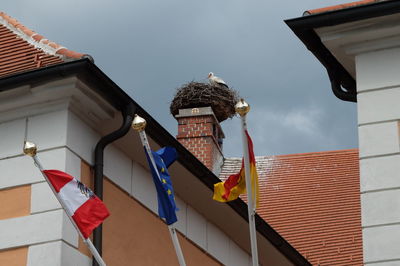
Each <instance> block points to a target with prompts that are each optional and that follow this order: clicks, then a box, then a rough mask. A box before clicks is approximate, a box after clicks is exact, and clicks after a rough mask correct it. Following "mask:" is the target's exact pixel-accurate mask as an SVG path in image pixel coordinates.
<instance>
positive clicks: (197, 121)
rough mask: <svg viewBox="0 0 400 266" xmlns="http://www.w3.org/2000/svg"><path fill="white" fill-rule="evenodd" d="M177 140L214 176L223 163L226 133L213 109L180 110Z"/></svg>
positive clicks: (177, 117)
mask: <svg viewBox="0 0 400 266" xmlns="http://www.w3.org/2000/svg"><path fill="white" fill-rule="evenodd" d="M175 118H176V119H177V120H178V135H177V136H176V138H177V139H178V141H179V142H180V143H182V144H183V145H184V146H185V147H186V149H188V150H189V151H190V152H191V153H193V154H194V155H195V156H196V157H197V158H198V159H199V160H200V161H201V162H202V163H203V164H204V165H205V166H207V167H208V169H210V170H211V171H212V172H213V173H214V174H216V175H218V174H219V171H220V170H221V166H222V163H223V159H224V156H223V153H222V140H223V138H224V137H225V135H224V132H223V131H222V128H221V126H220V124H219V122H218V120H217V118H216V117H215V115H214V112H213V111H212V109H211V107H200V108H189V109H180V110H179V113H178V114H177V115H176V116H175Z"/></svg>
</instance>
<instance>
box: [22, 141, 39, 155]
mask: <svg viewBox="0 0 400 266" xmlns="http://www.w3.org/2000/svg"><path fill="white" fill-rule="evenodd" d="M36 152H37V146H36V144H35V143H33V142H29V141H25V142H24V153H25V155H29V156H31V157H33V156H35V155H36Z"/></svg>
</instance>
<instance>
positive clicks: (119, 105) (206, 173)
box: [0, 58, 311, 265]
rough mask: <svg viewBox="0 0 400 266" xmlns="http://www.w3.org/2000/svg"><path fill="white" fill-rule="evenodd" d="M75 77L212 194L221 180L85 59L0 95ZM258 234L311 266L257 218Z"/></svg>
mask: <svg viewBox="0 0 400 266" xmlns="http://www.w3.org/2000/svg"><path fill="white" fill-rule="evenodd" d="M72 75H77V76H78V77H79V78H80V79H82V80H84V81H86V82H88V83H89V85H93V86H90V87H91V88H95V89H96V90H97V92H98V93H99V94H100V95H102V96H103V97H104V98H105V99H107V100H108V101H109V102H110V104H112V105H113V106H114V107H115V108H116V109H118V110H122V109H123V108H124V107H125V106H126V105H127V104H128V103H133V104H134V105H135V106H136V112H137V113H138V114H139V115H140V116H142V117H143V118H145V119H146V121H147V127H146V129H147V130H146V132H147V133H148V135H150V137H151V138H152V139H153V140H154V141H156V142H157V143H158V144H159V145H160V146H173V147H175V148H176V150H177V152H178V153H179V154H180V155H181V156H179V158H178V161H179V162H180V163H181V164H182V165H183V166H184V167H185V168H186V169H188V170H189V171H190V172H191V173H192V174H193V175H194V176H196V177H197V178H198V179H199V180H200V181H201V182H202V183H203V184H204V185H205V186H206V187H208V188H209V189H210V190H211V191H213V189H214V184H215V183H217V182H219V181H220V179H219V178H218V177H217V176H215V175H214V174H213V173H212V172H211V171H210V170H209V169H208V168H207V167H206V166H204V165H203V164H202V163H201V162H200V161H199V160H198V159H197V158H196V157H195V156H194V155H193V154H192V153H190V152H189V151H188V150H187V149H186V148H185V147H184V146H183V145H182V144H181V143H180V142H178V141H177V140H176V139H175V138H174V137H173V136H172V135H171V134H170V133H169V132H168V131H166V130H165V129H164V128H163V127H162V126H161V125H160V124H159V123H158V122H157V121H156V120H155V119H154V118H152V117H151V116H150V115H149V114H148V113H147V112H146V111H145V110H144V109H143V108H142V107H141V106H140V105H139V104H137V103H136V102H135V101H134V100H133V99H132V98H130V96H129V95H128V94H126V93H125V92H124V91H123V90H122V89H121V88H120V87H119V86H118V85H117V84H115V83H114V82H113V81H112V80H111V79H110V78H109V77H108V76H107V75H106V74H104V73H103V72H102V71H101V70H100V69H99V68H98V67H97V66H96V65H95V64H94V63H93V62H91V61H90V60H89V59H88V58H84V59H80V60H76V61H72V62H67V63H62V64H58V65H53V66H49V67H44V68H40V69H37V70H34V71H29V72H22V73H18V74H15V75H12V76H7V77H4V78H1V79H0V92H2V91H6V90H11V89H13V88H16V87H18V86H22V85H25V84H42V83H44V82H48V81H51V80H55V79H58V78H65V77H69V76H72ZM228 205H229V206H230V207H231V208H232V209H233V210H235V212H236V213H237V214H238V215H239V216H241V217H242V218H243V219H244V220H246V221H248V219H247V216H248V213H247V204H246V203H245V202H244V201H242V200H241V199H238V200H235V201H232V202H229V203H228ZM256 228H257V231H258V232H259V233H260V234H261V235H263V236H264V237H265V238H266V239H267V240H268V241H269V242H270V243H271V244H272V245H274V246H275V247H276V248H277V249H278V250H279V251H280V252H281V253H282V254H283V255H284V256H285V257H286V258H288V259H289V260H290V261H291V262H293V264H294V265H311V264H310V263H309V262H308V261H307V260H306V259H305V258H304V257H303V256H302V255H301V254H300V253H299V252H298V251H297V250H296V249H295V248H294V247H293V246H291V245H290V244H289V243H288V242H287V241H286V240H285V239H284V238H283V237H282V236H281V235H279V234H278V233H277V232H276V231H275V230H274V229H273V228H272V227H271V226H270V225H269V224H268V223H267V222H265V221H264V220H263V219H262V218H261V217H260V216H258V215H256Z"/></svg>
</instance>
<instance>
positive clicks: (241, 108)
mask: <svg viewBox="0 0 400 266" xmlns="http://www.w3.org/2000/svg"><path fill="white" fill-rule="evenodd" d="M235 110H236V112H237V113H238V114H239V115H240V118H241V122H242V123H241V124H242V140H243V158H244V169H245V176H246V190H247V213H248V217H249V229H250V243H251V257H252V262H253V266H258V249H257V234H256V224H255V214H256V208H255V202H253V199H255V198H256V197H253V193H256V191H253V188H252V183H251V176H250V158H249V143H248V140H247V136H246V133H245V131H246V130H247V124H246V115H247V113H248V112H249V111H250V106H249V105H248V104H247V103H246V102H245V101H244V100H243V99H241V100H240V102H238V103H237V104H236V105H235ZM254 190H255V189H254Z"/></svg>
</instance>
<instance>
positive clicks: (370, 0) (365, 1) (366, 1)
mask: <svg viewBox="0 0 400 266" xmlns="http://www.w3.org/2000/svg"><path fill="white" fill-rule="evenodd" d="M383 1H387V0H362V1H356V2H351V3H347V4H340V5H335V6H328V7H323V8H317V9H312V10H307V11H306V12H305V14H306V15H312V14H318V13H324V12H329V11H334V10H341V9H345V8H350V7H355V6H362V5H367V4H372V3H375V2H383Z"/></svg>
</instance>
